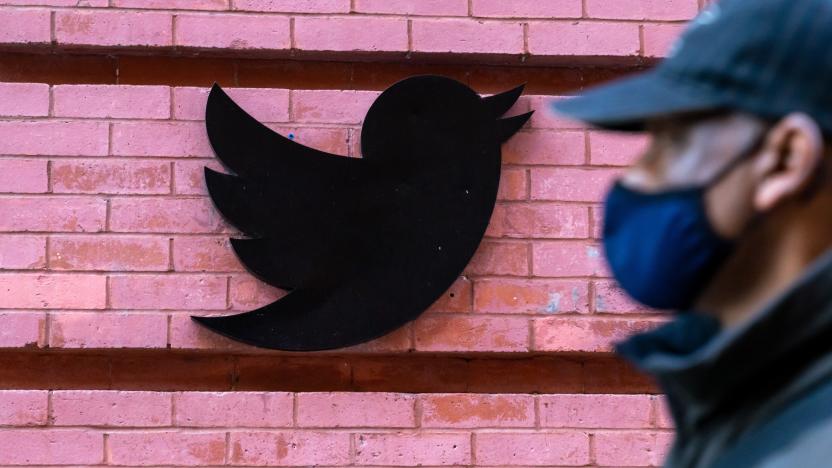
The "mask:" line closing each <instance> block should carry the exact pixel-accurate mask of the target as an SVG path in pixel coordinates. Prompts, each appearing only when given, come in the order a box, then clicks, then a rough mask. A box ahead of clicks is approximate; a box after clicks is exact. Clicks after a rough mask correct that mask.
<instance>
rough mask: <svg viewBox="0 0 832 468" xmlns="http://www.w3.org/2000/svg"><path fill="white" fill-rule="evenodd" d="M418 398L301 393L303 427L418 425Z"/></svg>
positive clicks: (299, 413)
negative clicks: (416, 407) (416, 415)
mask: <svg viewBox="0 0 832 468" xmlns="http://www.w3.org/2000/svg"><path fill="white" fill-rule="evenodd" d="M415 401H416V400H415V397H414V396H413V395H410V394H404V393H377V392H360V393H345V392H321V393H298V395H297V425H298V426H300V427H382V428H393V427H415V409H414V408H415Z"/></svg>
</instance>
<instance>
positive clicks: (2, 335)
mask: <svg viewBox="0 0 832 468" xmlns="http://www.w3.org/2000/svg"><path fill="white" fill-rule="evenodd" d="M45 328H46V315H44V314H41V313H36V312H9V313H0V348H33V347H41V346H43V345H44V344H45V340H44V332H43V330H44V329H45Z"/></svg>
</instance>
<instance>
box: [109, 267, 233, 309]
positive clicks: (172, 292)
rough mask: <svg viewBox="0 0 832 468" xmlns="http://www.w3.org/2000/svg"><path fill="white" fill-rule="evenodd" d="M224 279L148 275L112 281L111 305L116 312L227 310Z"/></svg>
mask: <svg viewBox="0 0 832 468" xmlns="http://www.w3.org/2000/svg"><path fill="white" fill-rule="evenodd" d="M225 293H226V279H225V277H223V276H194V275H147V276H144V275H142V276H131V275H123V276H113V277H111V278H110V303H111V304H112V307H113V308H116V309H164V310H170V309H177V310H209V309H213V310H217V309H225Z"/></svg>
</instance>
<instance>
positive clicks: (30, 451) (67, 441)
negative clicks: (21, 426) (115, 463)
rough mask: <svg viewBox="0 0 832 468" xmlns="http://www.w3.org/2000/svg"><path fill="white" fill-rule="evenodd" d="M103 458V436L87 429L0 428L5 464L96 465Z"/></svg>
mask: <svg viewBox="0 0 832 468" xmlns="http://www.w3.org/2000/svg"><path fill="white" fill-rule="evenodd" d="M103 461H104V435H103V434H102V433H100V432H96V431H93V430H90V429H83V430H60V431H56V430H43V429H26V430H14V431H0V463H2V464H4V465H73V464H78V465H81V464H83V465H87V464H89V465H97V464H99V463H102V462H103Z"/></svg>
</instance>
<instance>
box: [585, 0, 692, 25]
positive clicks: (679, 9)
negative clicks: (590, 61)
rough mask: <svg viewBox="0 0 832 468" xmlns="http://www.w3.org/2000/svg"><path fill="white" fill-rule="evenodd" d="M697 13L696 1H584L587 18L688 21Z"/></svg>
mask: <svg viewBox="0 0 832 468" xmlns="http://www.w3.org/2000/svg"><path fill="white" fill-rule="evenodd" d="M698 12H699V4H698V2H697V0H619V1H615V2H610V1H606V0H586V15H587V17H589V18H606V19H632V20H660V21H672V20H688V19H691V18H693V17H694V16H696V14H697V13H698Z"/></svg>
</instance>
